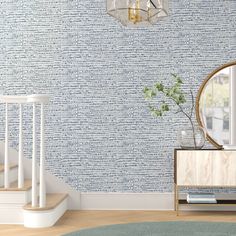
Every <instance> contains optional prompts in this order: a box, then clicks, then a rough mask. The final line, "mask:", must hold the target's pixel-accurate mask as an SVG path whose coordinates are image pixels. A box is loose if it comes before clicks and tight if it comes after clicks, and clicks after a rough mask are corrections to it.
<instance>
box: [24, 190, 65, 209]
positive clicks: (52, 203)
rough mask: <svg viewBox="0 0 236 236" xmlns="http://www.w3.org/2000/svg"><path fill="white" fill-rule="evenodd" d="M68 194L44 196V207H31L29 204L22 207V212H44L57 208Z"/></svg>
mask: <svg viewBox="0 0 236 236" xmlns="http://www.w3.org/2000/svg"><path fill="white" fill-rule="evenodd" d="M67 196H68V194H65V193H51V194H47V196H46V206H45V207H38V206H37V207H32V206H31V203H28V204H27V205H25V206H24V210H27V211H46V210H51V209H54V208H55V207H57V206H58V205H59V204H60V203H61V202H62V201H63V200H64V199H66V198H67Z"/></svg>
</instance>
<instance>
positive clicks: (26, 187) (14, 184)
mask: <svg viewBox="0 0 236 236" xmlns="http://www.w3.org/2000/svg"><path fill="white" fill-rule="evenodd" d="M31 187H32V181H31V179H25V180H24V187H23V188H18V182H17V181H15V182H12V183H11V184H10V188H0V191H28V190H29V189H31Z"/></svg>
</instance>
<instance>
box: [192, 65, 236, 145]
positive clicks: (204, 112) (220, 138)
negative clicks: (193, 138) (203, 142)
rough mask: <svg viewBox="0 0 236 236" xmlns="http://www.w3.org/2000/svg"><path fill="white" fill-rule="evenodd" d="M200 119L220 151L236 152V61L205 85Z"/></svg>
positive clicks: (200, 98) (216, 72)
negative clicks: (233, 150) (234, 150)
mask: <svg viewBox="0 0 236 236" xmlns="http://www.w3.org/2000/svg"><path fill="white" fill-rule="evenodd" d="M196 115H197V120H198V122H199V124H200V125H201V126H202V127H203V128H205V130H206V133H207V138H208V140H209V141H210V142H211V143H212V144H214V145H215V146H216V147H217V148H222V147H224V148H233V149H235V148H236V61H235V62H231V63H228V64H226V65H223V66H221V67H219V68H217V69H216V70H214V71H213V72H212V73H211V74H210V75H209V76H208V77H207V78H206V80H205V81H204V82H203V84H202V85H201V87H200V89H199V92H198V96H197V99H196Z"/></svg>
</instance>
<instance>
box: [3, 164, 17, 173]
mask: <svg viewBox="0 0 236 236" xmlns="http://www.w3.org/2000/svg"><path fill="white" fill-rule="evenodd" d="M17 166H18V165H17V164H10V165H9V168H10V169H14V168H16V167H17ZM3 171H4V164H0V172H3Z"/></svg>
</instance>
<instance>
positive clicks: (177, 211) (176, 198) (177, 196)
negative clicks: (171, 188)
mask: <svg viewBox="0 0 236 236" xmlns="http://www.w3.org/2000/svg"><path fill="white" fill-rule="evenodd" d="M175 211H176V215H177V216H178V215H179V191H178V186H177V185H176V184H175Z"/></svg>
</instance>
